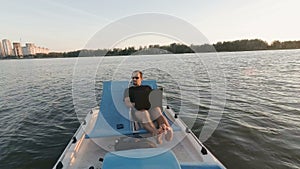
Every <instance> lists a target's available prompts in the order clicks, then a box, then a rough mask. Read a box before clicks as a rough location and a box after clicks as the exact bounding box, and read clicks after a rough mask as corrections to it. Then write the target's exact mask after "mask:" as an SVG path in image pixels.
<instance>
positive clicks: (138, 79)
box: [131, 72, 143, 86]
mask: <svg viewBox="0 0 300 169" xmlns="http://www.w3.org/2000/svg"><path fill="white" fill-rule="evenodd" d="M131 78H132V83H133V85H134V86H140V85H141V84H142V80H143V79H142V78H141V75H140V73H138V72H133V73H132V76H131Z"/></svg>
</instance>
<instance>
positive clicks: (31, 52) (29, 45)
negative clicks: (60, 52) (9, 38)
mask: <svg viewBox="0 0 300 169" xmlns="http://www.w3.org/2000/svg"><path fill="white" fill-rule="evenodd" d="M26 48H27V55H35V53H36V52H35V48H36V47H35V45H34V43H26Z"/></svg>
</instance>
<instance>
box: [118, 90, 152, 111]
mask: <svg viewBox="0 0 300 169" xmlns="http://www.w3.org/2000/svg"><path fill="white" fill-rule="evenodd" d="M151 91H152V89H151V87H150V86H146V85H141V86H132V87H130V88H129V92H128V89H126V90H125V93H124V97H129V98H130V102H133V103H135V106H134V107H135V108H136V109H137V110H143V109H145V110H149V109H150V107H151V104H150V101H149V94H150V93H151Z"/></svg>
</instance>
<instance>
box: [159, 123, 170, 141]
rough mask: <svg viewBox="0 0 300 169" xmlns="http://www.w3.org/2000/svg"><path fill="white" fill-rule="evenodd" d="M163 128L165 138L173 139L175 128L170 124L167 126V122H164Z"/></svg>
mask: <svg viewBox="0 0 300 169" xmlns="http://www.w3.org/2000/svg"><path fill="white" fill-rule="evenodd" d="M161 128H162V129H163V132H164V134H165V139H166V140H167V141H171V140H172V139H173V129H172V128H171V127H169V126H166V125H165V124H162V125H161Z"/></svg>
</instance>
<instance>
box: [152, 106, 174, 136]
mask: <svg viewBox="0 0 300 169" xmlns="http://www.w3.org/2000/svg"><path fill="white" fill-rule="evenodd" d="M151 113H152V116H153V117H152V118H154V119H156V121H157V123H158V126H159V127H160V128H161V129H162V130H163V131H165V133H166V134H165V139H166V140H167V141H171V140H172V139H173V129H172V127H171V126H170V124H169V122H168V120H167V118H166V117H165V116H164V115H163V114H162V112H161V110H160V108H159V107H155V108H153V109H152V110H151Z"/></svg>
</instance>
